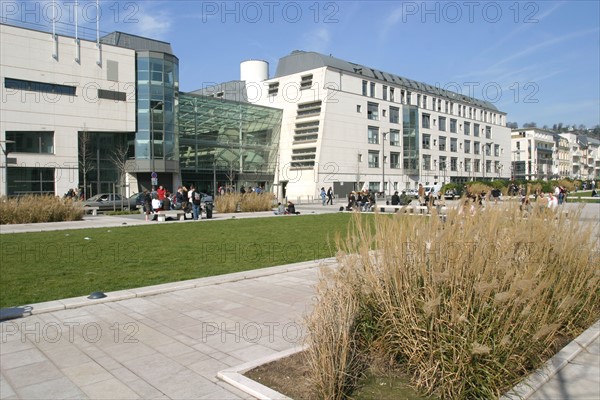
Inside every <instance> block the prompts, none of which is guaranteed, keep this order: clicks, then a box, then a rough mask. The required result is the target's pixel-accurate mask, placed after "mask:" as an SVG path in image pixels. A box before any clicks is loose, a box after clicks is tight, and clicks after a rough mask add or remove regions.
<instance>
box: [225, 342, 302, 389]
mask: <svg viewBox="0 0 600 400" xmlns="http://www.w3.org/2000/svg"><path fill="white" fill-rule="evenodd" d="M305 349H306V346H300V347H292V348H291V349H287V350H284V351H280V352H279V353H275V354H272V355H270V356H267V357H263V358H259V359H257V360H254V361H250V362H247V363H244V364H241V365H238V366H237V367H233V368H229V369H225V370H222V371H219V373H217V378H219V379H221V380H222V381H224V382H227V383H228V384H230V385H232V386H234V387H235V388H237V389H239V390H241V391H243V392H244V393H248V394H249V395H251V396H254V397H256V398H257V399H260V400H271V399H273V400H292V399H291V398H289V397H287V396H285V395H283V394H281V393H279V392H277V391H275V390H273V389H271V388H269V387H267V386H265V385H262V384H260V383H258V382H256V381H253V380H252V379H250V378H246V377H245V376H244V375H243V374H244V373H246V372H248V371H250V370H251V369H254V368H256V367H259V366H261V365H264V364H268V363H270V362H273V361H277V360H280V359H282V358H285V357H288V356H291V355H293V354H296V353H299V352H301V351H304V350H305Z"/></svg>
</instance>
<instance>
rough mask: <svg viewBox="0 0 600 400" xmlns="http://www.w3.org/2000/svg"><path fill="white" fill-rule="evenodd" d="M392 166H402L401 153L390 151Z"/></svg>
mask: <svg viewBox="0 0 600 400" xmlns="http://www.w3.org/2000/svg"><path fill="white" fill-rule="evenodd" d="M390 168H392V169H398V168H400V153H394V152H392V153H390Z"/></svg>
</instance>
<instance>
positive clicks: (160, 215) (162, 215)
mask: <svg viewBox="0 0 600 400" xmlns="http://www.w3.org/2000/svg"><path fill="white" fill-rule="evenodd" d="M167 217H172V218H176V219H178V220H179V221H184V220H185V212H183V210H169V211H158V212H157V213H156V219H157V221H158V222H165V221H166V220H167Z"/></svg>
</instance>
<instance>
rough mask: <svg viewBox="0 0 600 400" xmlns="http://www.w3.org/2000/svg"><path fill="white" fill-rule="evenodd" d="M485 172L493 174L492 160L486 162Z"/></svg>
mask: <svg viewBox="0 0 600 400" xmlns="http://www.w3.org/2000/svg"><path fill="white" fill-rule="evenodd" d="M485 172H486V173H490V172H492V160H485Z"/></svg>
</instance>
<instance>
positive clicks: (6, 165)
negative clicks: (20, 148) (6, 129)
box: [0, 140, 15, 197]
mask: <svg viewBox="0 0 600 400" xmlns="http://www.w3.org/2000/svg"><path fill="white" fill-rule="evenodd" d="M2 143H4V146H2ZM12 143H15V141H14V140H0V148H1V149H2V154H4V190H5V192H4V195H5V196H7V197H8V145H9V144H12Z"/></svg>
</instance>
